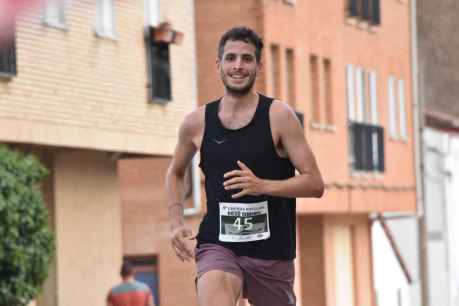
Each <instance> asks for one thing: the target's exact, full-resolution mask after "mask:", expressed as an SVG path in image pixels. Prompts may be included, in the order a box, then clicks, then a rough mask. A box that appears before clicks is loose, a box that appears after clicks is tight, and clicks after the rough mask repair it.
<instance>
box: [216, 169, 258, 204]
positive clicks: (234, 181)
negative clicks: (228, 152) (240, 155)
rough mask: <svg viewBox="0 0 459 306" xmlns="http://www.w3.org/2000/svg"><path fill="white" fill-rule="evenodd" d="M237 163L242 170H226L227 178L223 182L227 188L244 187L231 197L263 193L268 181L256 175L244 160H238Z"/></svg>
mask: <svg viewBox="0 0 459 306" xmlns="http://www.w3.org/2000/svg"><path fill="white" fill-rule="evenodd" d="M237 164H238V166H239V167H240V168H241V170H232V171H230V172H226V173H225V174H224V176H223V177H224V178H225V179H227V180H226V181H225V182H224V183H223V186H224V187H225V189H226V190H231V189H242V190H241V191H240V192H238V193H236V194H233V195H232V196H231V197H232V198H233V199H237V198H240V197H243V196H245V195H260V194H263V193H264V188H265V187H266V181H265V180H262V179H260V178H258V177H257V176H255V174H253V172H252V170H250V169H249V167H247V166H246V165H245V164H244V163H243V162H241V161H239V160H238V161H237Z"/></svg>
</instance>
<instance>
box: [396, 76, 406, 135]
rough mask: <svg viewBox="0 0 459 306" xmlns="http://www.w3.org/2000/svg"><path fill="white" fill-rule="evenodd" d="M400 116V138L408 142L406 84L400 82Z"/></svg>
mask: <svg viewBox="0 0 459 306" xmlns="http://www.w3.org/2000/svg"><path fill="white" fill-rule="evenodd" d="M398 107H399V108H398V115H399V132H400V138H401V139H403V140H406V139H407V138H408V137H407V133H406V113H405V82H404V81H403V80H398Z"/></svg>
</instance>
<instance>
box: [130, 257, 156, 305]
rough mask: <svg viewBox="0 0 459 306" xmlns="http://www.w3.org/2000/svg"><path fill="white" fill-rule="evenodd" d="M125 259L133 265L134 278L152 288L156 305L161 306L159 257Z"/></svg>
mask: <svg viewBox="0 0 459 306" xmlns="http://www.w3.org/2000/svg"><path fill="white" fill-rule="evenodd" d="M124 259H125V260H128V261H129V262H130V263H131V264H132V265H133V267H134V278H135V279H136V280H138V281H140V282H142V283H144V284H146V285H148V287H150V289H151V292H152V293H153V300H154V304H155V305H156V306H159V305H160V299H159V273H158V266H159V264H158V257H157V256H155V255H147V256H125V257H124Z"/></svg>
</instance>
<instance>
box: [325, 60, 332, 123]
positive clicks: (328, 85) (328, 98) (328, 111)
mask: <svg viewBox="0 0 459 306" xmlns="http://www.w3.org/2000/svg"><path fill="white" fill-rule="evenodd" d="M324 83H325V92H324V98H325V123H326V124H328V125H333V95H332V93H333V91H332V90H333V86H332V68H331V62H330V60H329V59H324Z"/></svg>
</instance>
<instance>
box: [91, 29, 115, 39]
mask: <svg viewBox="0 0 459 306" xmlns="http://www.w3.org/2000/svg"><path fill="white" fill-rule="evenodd" d="M94 34H95V35H96V37H98V38H102V39H107V40H112V41H118V34H117V33H116V32H104V31H101V30H95V31H94Z"/></svg>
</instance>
